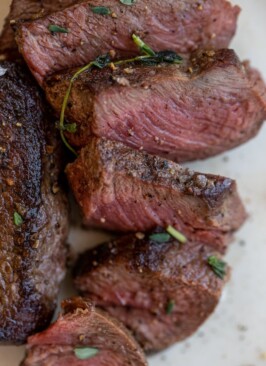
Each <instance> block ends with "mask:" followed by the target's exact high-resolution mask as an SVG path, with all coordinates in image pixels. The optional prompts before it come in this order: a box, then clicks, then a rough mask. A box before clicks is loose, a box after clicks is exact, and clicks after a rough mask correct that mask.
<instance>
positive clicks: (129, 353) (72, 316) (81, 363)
mask: <svg viewBox="0 0 266 366" xmlns="http://www.w3.org/2000/svg"><path fill="white" fill-rule="evenodd" d="M62 307H63V309H64V314H62V315H60V316H59V318H58V319H57V321H56V322H55V323H54V324H52V325H51V326H50V327H49V328H48V329H47V330H45V331H44V332H42V333H39V334H36V335H34V336H32V337H30V338H29V339H28V344H27V355H26V358H25V360H24V362H23V363H22V365H21V366H147V362H146V360H145V356H144V354H143V352H142V350H141V349H140V347H139V345H138V344H137V343H136V341H135V340H134V339H133V337H132V336H131V335H130V334H129V332H128V331H127V330H126V328H124V326H123V325H122V324H120V323H119V322H118V321H117V320H115V319H113V318H111V317H110V316H109V315H108V314H107V313H105V312H103V311H101V310H99V309H96V308H95V307H94V305H92V303H91V302H90V301H85V300H82V299H81V298H73V299H70V300H66V301H64V302H63V304H62ZM83 347H90V348H94V349H97V350H98V351H99V352H98V354H97V355H96V356H94V357H92V358H89V359H87V360H79V359H78V358H77V357H76V355H75V349H76V348H83Z"/></svg>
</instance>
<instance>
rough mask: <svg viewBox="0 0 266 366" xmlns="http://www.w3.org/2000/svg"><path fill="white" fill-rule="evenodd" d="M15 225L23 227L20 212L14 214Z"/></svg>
mask: <svg viewBox="0 0 266 366" xmlns="http://www.w3.org/2000/svg"><path fill="white" fill-rule="evenodd" d="M14 224H15V225H16V226H21V225H22V224H23V218H22V217H21V216H20V214H19V213H18V212H14Z"/></svg>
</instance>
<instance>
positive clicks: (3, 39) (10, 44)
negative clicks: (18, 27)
mask: <svg viewBox="0 0 266 366" xmlns="http://www.w3.org/2000/svg"><path fill="white" fill-rule="evenodd" d="M79 2H81V1H79ZM77 3H78V1H77V0H13V1H12V3H11V6H10V12H9V14H8V17H7V18H6V21H5V24H4V29H3V31H2V33H1V36H0V54H2V55H5V56H6V57H7V58H8V59H16V58H19V56H20V55H19V52H18V46H17V43H16V41H15V34H14V31H13V29H12V24H13V25H14V24H15V22H16V20H29V19H35V18H38V17H41V16H44V15H47V14H50V13H52V12H55V11H58V10H62V9H64V8H66V7H68V6H70V5H73V4H77ZM10 21H11V24H10Z"/></svg>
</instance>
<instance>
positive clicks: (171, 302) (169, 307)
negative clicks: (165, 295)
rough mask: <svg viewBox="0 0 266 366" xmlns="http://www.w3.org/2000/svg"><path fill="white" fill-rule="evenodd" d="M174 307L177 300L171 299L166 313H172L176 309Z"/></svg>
mask: <svg viewBox="0 0 266 366" xmlns="http://www.w3.org/2000/svg"><path fill="white" fill-rule="evenodd" d="M174 307H175V302H174V300H170V301H169V302H168V304H167V306H166V314H167V315H170V314H172V312H173V310H174Z"/></svg>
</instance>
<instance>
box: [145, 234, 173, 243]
mask: <svg viewBox="0 0 266 366" xmlns="http://www.w3.org/2000/svg"><path fill="white" fill-rule="evenodd" d="M149 239H150V240H152V241H154V242H156V243H167V242H168V241H169V240H170V235H169V234H168V233H156V234H152V235H150V236H149Z"/></svg>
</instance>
